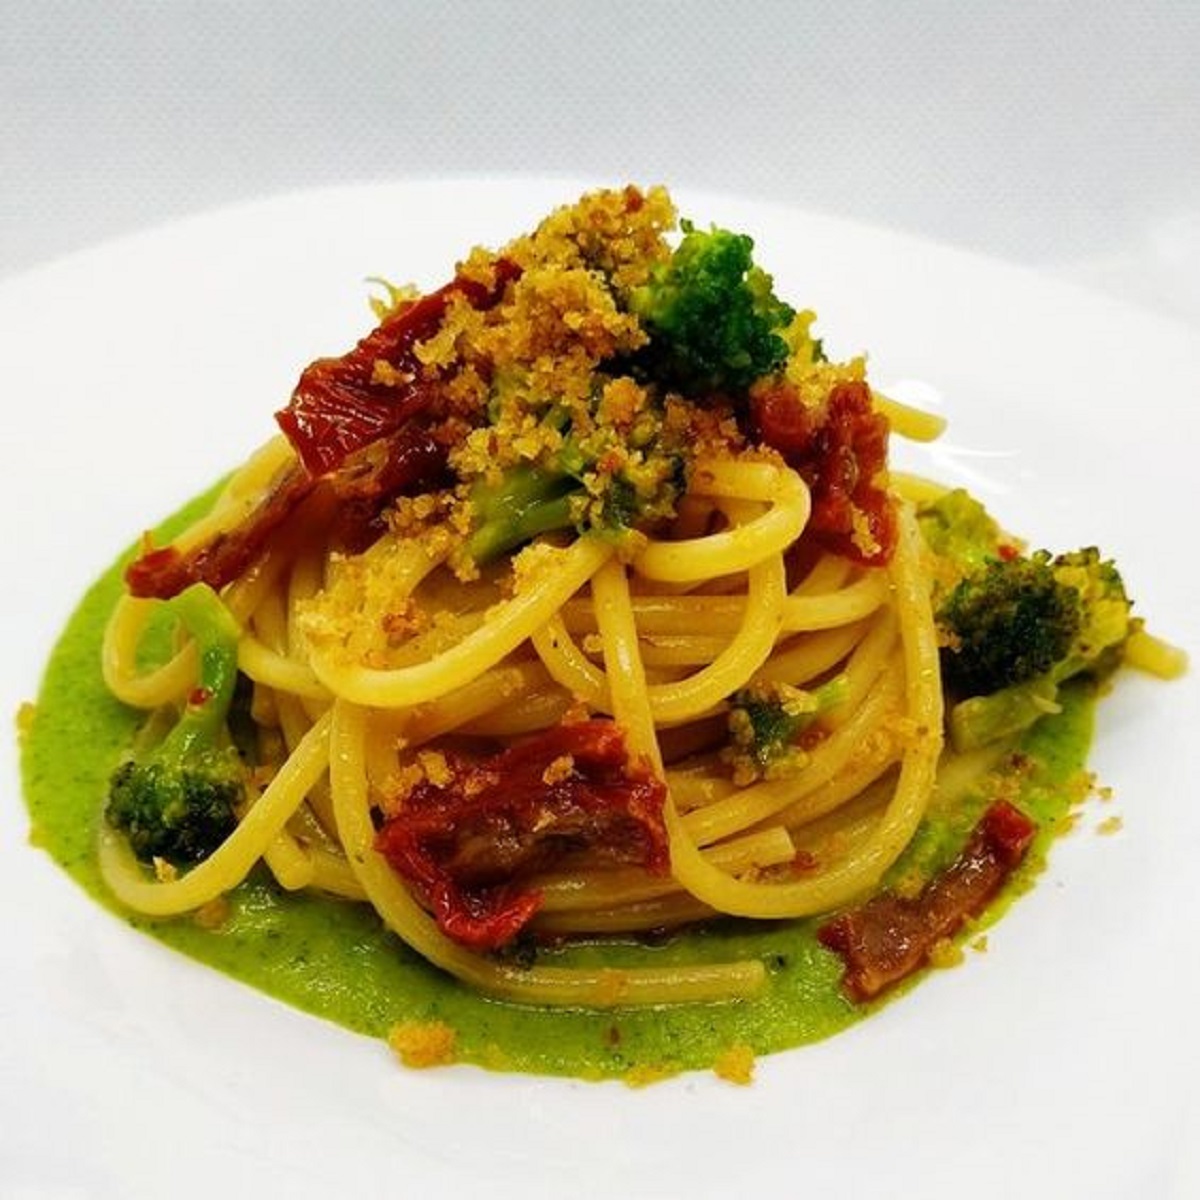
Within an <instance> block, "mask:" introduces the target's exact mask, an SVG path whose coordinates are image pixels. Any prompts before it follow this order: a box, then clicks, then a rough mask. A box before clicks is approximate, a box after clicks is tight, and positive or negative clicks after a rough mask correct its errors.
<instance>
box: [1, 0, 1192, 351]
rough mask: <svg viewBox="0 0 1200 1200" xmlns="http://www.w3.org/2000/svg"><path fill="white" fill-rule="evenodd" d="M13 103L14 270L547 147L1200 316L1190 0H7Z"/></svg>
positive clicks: (8, 238) (564, 164) (8, 194)
mask: <svg viewBox="0 0 1200 1200" xmlns="http://www.w3.org/2000/svg"><path fill="white" fill-rule="evenodd" d="M0 113H2V114H3V115H2V117H0V179H3V181H4V182H3V186H2V187H0V275H3V274H7V273H11V272H16V271H20V270H22V269H24V268H27V267H30V266H33V265H36V264H38V263H41V262H44V261H45V260H47V259H49V258H52V257H55V256H58V255H60V254H62V253H63V252H66V251H70V250H72V249H76V248H79V247H82V246H85V245H88V244H91V243H93V242H95V241H97V240H100V239H104V238H107V237H109V236H111V235H114V234H119V233H122V232H126V231H130V230H134V229H137V228H141V227H143V226H146V225H150V224H156V223H159V222H162V221H164V220H167V219H169V218H171V217H174V216H177V215H181V214H184V213H190V212H195V211H198V210H201V209H205V208H209V207H211V206H214V205H220V204H226V203H228V202H231V201H235V200H239V199H245V198H250V197H257V196H261V195H264V194H273V193H277V192H280V191H286V190H291V189H295V188H302V187H306V186H310V185H313V184H326V183H332V182H353V181H362V180H383V179H395V178H403V177H429V176H444V175H446V174H455V173H472V174H480V173H494V172H521V173H526V172H528V173H537V174H543V175H544V174H548V173H550V174H566V175H573V176H579V175H585V176H588V177H592V178H595V179H597V180H605V181H618V180H620V181H623V180H627V179H630V180H636V181H638V182H652V181H663V182H667V183H669V184H673V185H676V186H685V185H686V186H692V187H703V188H707V189H713V190H719V191H725V192H734V193H741V194H746V195H750V196H755V197H758V198H763V199H772V200H780V201H784V202H787V203H789V204H794V205H798V206H800V207H804V208H811V209H816V210H819V211H824V212H830V213H836V214H841V215H845V216H851V217H855V218H859V219H863V220H867V221H870V222H874V223H878V224H883V225H886V226H889V227H892V228H897V229H902V230H906V231H910V232H917V233H921V234H925V235H928V236H932V237H934V238H936V239H939V240H943V241H949V242H951V243H954V244H956V245H959V246H963V247H967V248H970V249H974V250H978V251H983V252H985V253H989V254H993V255H996V256H999V257H1002V258H1006V259H1008V260H1011V261H1016V262H1019V263H1023V264H1026V265H1033V266H1036V267H1039V268H1042V269H1045V270H1047V271H1049V272H1052V273H1054V274H1057V275H1059V276H1060V277H1066V278H1070V279H1072V280H1074V281H1076V282H1085V283H1088V284H1090V285H1092V286H1095V287H1099V288H1101V289H1104V290H1107V291H1110V292H1112V293H1115V294H1118V295H1121V296H1122V297H1124V298H1125V299H1127V300H1133V301H1134V302H1136V303H1140V304H1143V305H1145V306H1148V307H1150V308H1152V309H1154V310H1156V311H1157V312H1159V313H1160V314H1168V315H1174V316H1176V317H1183V318H1185V319H1190V320H1192V321H1194V322H1197V323H1200V4H1198V3H1196V2H1195V0H1141V2H1139V3H1126V4H1112V5H1110V4H1104V3H1090V4H1089V3H1086V2H1084V0H1074V2H1064V0H1009V2H1005V3H990V4H989V3H972V2H971V0H924V2H919V3H908V4H895V3H888V2H887V0H873V2H872V0H837V2H834V0H811V2H807V3H805V2H798V3H787V2H786V0H758V2H757V3H753V4H750V3H743V4H737V3H732V2H729V0H727V2H725V3H714V2H704V0H700V2H693V3H685V2H683V0H660V2H655V0H607V2H603V3H602V2H594V3H593V2H584V0H523V2H522V0H516V2H510V3H503V2H499V0H480V2H477V3H470V2H469V0H444V2H439V0H419V2H415V0H391V2H387V0H378V2H376V3H370V2H368V0H351V2H336V3H335V2H332V0H316V2H311V0H307V2H297V3H258V4H253V3H243V2H229V0H210V2H207V3H202V2H199V0H197V2H193V3H185V2H182V0H178V2H174V3H151V2H150V0H141V2H138V0H108V2H104V3H78V2H76V0H49V2H47V0H5V2H4V3H2V4H0ZM0 336H2V335H0Z"/></svg>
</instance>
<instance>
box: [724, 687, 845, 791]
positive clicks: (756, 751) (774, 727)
mask: <svg viewBox="0 0 1200 1200" xmlns="http://www.w3.org/2000/svg"><path fill="white" fill-rule="evenodd" d="M847 686H848V685H847V682H846V678H845V676H842V675H838V676H835V677H834V678H833V679H831V680H829V681H828V682H826V683H823V684H821V685H820V686H819V687H817V688H814V689H812V690H811V691H806V690H804V689H802V688H797V687H792V686H791V685H790V684H785V683H753V684H750V685H749V686H747V687H745V688H742V689H741V690H740V691H738V692H736V693H735V694H734V695H733V697H732V702H731V706H730V710H729V744H728V746H727V747H726V751H725V756H724V757H725V760H726V761H727V762H728V763H730V764H731V765H732V767H733V771H734V778H735V780H736V781H737V782H738V783H750V782H752V781H753V780H755V779H774V778H781V777H783V776H786V775H789V774H792V773H793V772H794V771H796V770H798V769H800V768H801V767H803V766H804V763H805V762H806V761H807V756H806V755H805V753H804V751H803V750H802V749H801V748H800V746H799V745H798V744H797V741H798V739H799V737H800V735H801V734H802V733H803V732H804V731H805V730H806V729H808V728H809V726H811V725H812V724H813V722H814V721H816V720H817V718H818V717H820V716H821V714H822V713H824V712H827V711H828V710H829V709H831V708H833V707H834V706H835V705H837V704H840V703H841V702H842V700H844V699H845V697H846V692H847Z"/></svg>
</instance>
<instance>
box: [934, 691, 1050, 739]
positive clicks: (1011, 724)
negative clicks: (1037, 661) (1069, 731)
mask: <svg viewBox="0 0 1200 1200" xmlns="http://www.w3.org/2000/svg"><path fill="white" fill-rule="evenodd" d="M1057 696H1058V684H1057V683H1056V682H1055V681H1054V679H1053V678H1052V677H1050V676H1048V675H1044V676H1040V677H1039V678H1037V679H1029V680H1026V681H1025V682H1024V683H1015V684H1012V685H1011V686H1009V687H1006V688H1001V689H1000V690H999V691H996V692H992V693H991V694H990V695H987V696H971V697H970V698H969V699H967V700H962V701H960V702H959V703H958V704H955V705H954V706H953V708H951V710H950V721H949V726H950V741H951V744H952V745H953V746H954V749H955V750H957V751H958V752H959V753H960V754H961V753H965V752H966V751H968V750H977V749H979V747H980V746H986V745H988V744H989V743H991V742H996V741H999V740H1000V739H1001V738H1007V737H1013V736H1014V735H1016V734H1018V733H1023V732H1024V731H1025V730H1026V729H1028V728H1029V727H1030V726H1031V725H1033V724H1034V722H1035V721H1037V720H1039V719H1040V718H1041V717H1044V716H1046V714H1047V713H1052V712H1056V711H1058V701H1057Z"/></svg>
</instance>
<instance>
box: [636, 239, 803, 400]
mask: <svg viewBox="0 0 1200 1200" xmlns="http://www.w3.org/2000/svg"><path fill="white" fill-rule="evenodd" d="M683 231H684V236H683V240H682V241H681V242H680V244H679V246H678V248H677V249H676V250H675V252H674V254H672V255H671V257H670V258H669V259H668V260H667V261H666V262H665V263H663V264H662V265H661V266H660V267H659V268H658V269H657V270H656V271H655V273H654V274H653V275H652V276H651V278H650V280H649V282H648V283H646V284H644V285H643V286H642V287H639V288H636V289H634V291H633V293H632V294H631V296H630V302H629V306H630V309H631V310H632V311H633V312H634V314H635V315H636V316H637V317H638V318H639V319H640V320H641V322H642V325H643V327H644V328H645V330H646V332H647V334H648V335H649V338H650V342H649V345H648V346H647V347H646V349H645V350H644V351H642V352H641V355H640V356H639V364H640V366H641V367H642V368H643V369H644V370H645V371H646V372H647V374H649V375H650V376H651V377H652V378H654V379H656V380H658V381H659V382H660V383H663V384H664V385H666V386H668V387H673V388H676V389H678V390H679V391H681V392H684V393H686V394H697V393H701V394H703V393H709V392H741V391H745V389H746V388H748V387H749V386H750V385H751V384H752V383H753V382H754V381H755V380H756V379H759V378H761V377H762V376H764V375H769V374H770V373H771V372H772V371H774V370H775V369H776V368H778V367H779V366H780V365H781V364H782V363H783V362H784V361H785V359H786V358H787V355H788V347H787V343H786V341H785V340H784V339H783V337H781V336H780V332H779V331H780V330H782V329H784V328H785V327H786V326H787V325H788V324H789V323H790V322H791V320H792V318H793V317H794V316H795V311H794V310H793V309H792V308H791V307H790V306H789V305H787V304H785V303H784V302H783V301H782V300H779V299H778V298H777V297H776V296H775V294H774V291H773V286H774V285H773V282H772V279H771V277H770V275H768V274H767V273H766V272H765V271H763V270H762V269H761V268H759V267H757V266H755V265H754V262H753V258H752V254H753V250H754V242H753V240H752V239H751V238H749V237H747V236H746V235H744V234H736V233H730V232H728V231H727V230H724V229H717V228H715V227H714V228H712V229H711V230H709V231H708V232H707V233H705V232H702V231H700V230H698V229H696V228H695V227H694V226H693V225H692V224H691V223H690V222H688V221H684V222H683Z"/></svg>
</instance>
